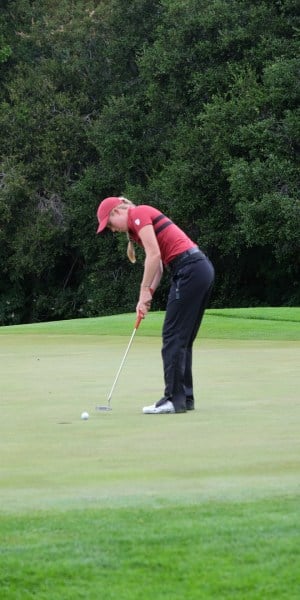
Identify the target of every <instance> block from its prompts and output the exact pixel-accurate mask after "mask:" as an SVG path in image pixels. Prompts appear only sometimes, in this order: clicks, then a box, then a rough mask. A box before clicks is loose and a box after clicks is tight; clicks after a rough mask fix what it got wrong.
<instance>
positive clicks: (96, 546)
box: [0, 308, 300, 600]
mask: <svg viewBox="0 0 300 600" xmlns="http://www.w3.org/2000/svg"><path fill="white" fill-rule="evenodd" d="M299 317H300V309H292V308H291V309H288V308H285V309H249V310H247V309H240V310H233V309H232V310H228V311H225V310H222V311H221V310H220V311H216V310H211V311H208V312H207V315H206V317H205V321H204V324H203V329H202V331H201V336H200V337H199V339H197V341H196V344H195V349H194V377H195V392H196V401H197V406H196V410H195V411H194V412H190V413H186V414H180V415H143V414H142V407H143V406H144V405H146V404H152V403H153V402H155V401H156V400H158V399H159V398H160V396H161V393H162V390H163V378H162V365H161V359H160V346H161V340H160V329H161V324H162V318H163V315H162V314H161V313H156V314H149V316H148V318H147V319H146V320H145V322H142V324H141V326H140V328H139V330H138V332H137V334H136V337H135V339H134V342H133V345H132V348H131V350H130V353H129V354H128V357H127V360H126V363H125V365H124V368H123V371H122V373H121V375H120V378H119V381H118V383H117V386H116V388H115V392H114V394H113V398H112V408H113V410H112V411H111V412H99V411H97V410H96V408H95V407H96V405H98V404H101V405H102V404H105V403H106V399H107V396H108V393H109V391H110V388H111V386H112V383H113V380H114V378H115V375H116V372H117V370H118V367H119V365H120V362H121V359H122V356H123V354H124V351H125V349H126V347H127V343H128V341H129V338H130V335H131V333H132V330H133V325H134V315H122V316H118V317H110V318H108V317H106V318H99V319H87V320H78V321H69V322H62V323H49V324H38V325H28V326H23V327H22V326H17V327H8V328H0V398H1V420H0V451H1V464H0V472H1V488H0V509H1V517H0V535H1V569H0V589H1V597H2V598H7V599H19V598H20V599H22V600H23V599H26V598H34V597H36V598H38V599H44V598H45V599H46V598H47V599H48V598H49V600H50V599H52V600H53V599H56V598H57V599H58V598H61V599H64V598H73V599H75V598H95V599H96V598H100V599H102V598H103V599H108V600H109V599H111V598H120V599H122V598H124V599H128V600H129V599H135V598H141V597H142V598H147V599H148V598H149V599H150V598H155V599H156V598H170V599H173V598H178V599H179V598H180V599H184V598H201V599H202V598H203V599H206V598H207V599H210V598H228V599H230V598H239V599H244V598H257V599H259V598H286V599H287V600H288V599H296V598H298V597H299V590H300V587H299V586H300V576H299V573H300V559H299V548H300V535H299V530H300V494H299V491H300V434H299V432H300V369H299V365H300V323H299ZM84 410H86V411H88V412H89V414H90V419H89V420H88V421H82V420H81V419H80V415H81V412H82V411H84ZM24 582H25V583H24Z"/></svg>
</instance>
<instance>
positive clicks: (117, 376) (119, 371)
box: [107, 327, 137, 406]
mask: <svg viewBox="0 0 300 600" xmlns="http://www.w3.org/2000/svg"><path fill="white" fill-rule="evenodd" d="M136 330H137V327H135V328H134V330H133V333H132V336H131V338H130V340H129V344H128V346H127V348H126V352H125V354H124V356H123V359H122V362H121V364H120V366H119V370H118V372H117V374H116V378H115V380H114V382H113V384H112V388H111V390H110V393H109V396H108V398H107V402H108V406H109V405H110V400H111V397H112V395H113V391H114V389H115V386H116V383H117V381H118V379H119V375H120V373H121V371H122V368H123V365H124V362H125V360H126V356H127V354H128V352H129V349H130V346H131V344H132V342H133V338H134V336H135V334H136Z"/></svg>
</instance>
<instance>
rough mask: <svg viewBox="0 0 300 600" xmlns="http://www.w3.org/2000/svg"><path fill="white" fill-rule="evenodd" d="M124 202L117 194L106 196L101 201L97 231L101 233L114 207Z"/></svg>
mask: <svg viewBox="0 0 300 600" xmlns="http://www.w3.org/2000/svg"><path fill="white" fill-rule="evenodd" d="M120 204H122V200H121V199H120V198H117V197H116V196H110V197H109V198H105V199H104V200H102V202H100V204H99V206H98V210H97V219H98V221H99V226H98V229H97V233H101V231H103V230H104V229H105V227H106V225H107V222H108V219H109V214H110V212H111V211H112V209H113V208H116V206H119V205H120Z"/></svg>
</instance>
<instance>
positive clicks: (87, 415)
mask: <svg viewBox="0 0 300 600" xmlns="http://www.w3.org/2000/svg"><path fill="white" fill-rule="evenodd" d="M89 416H90V415H89V413H88V412H86V411H85V410H84V411H83V412H82V413H81V418H82V419H83V421H87V420H88V418H89Z"/></svg>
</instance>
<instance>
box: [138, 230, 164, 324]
mask: <svg viewBox="0 0 300 600" xmlns="http://www.w3.org/2000/svg"><path fill="white" fill-rule="evenodd" d="M139 238H140V240H141V242H142V244H143V248H144V250H145V254H146V258H145V263H144V273H143V279H142V282H141V289H140V296H139V300H138V303H137V307H136V310H137V313H140V312H141V313H142V314H143V315H144V316H146V314H147V313H148V311H149V309H150V306H151V300H152V293H151V291H150V288H151V289H153V291H154V290H155V289H156V288H157V286H158V284H159V281H160V279H161V274H162V270H161V269H162V265H161V255H160V249H159V245H158V242H157V239H156V235H155V233H154V229H153V226H152V225H145V227H143V228H142V229H140V231H139Z"/></svg>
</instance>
